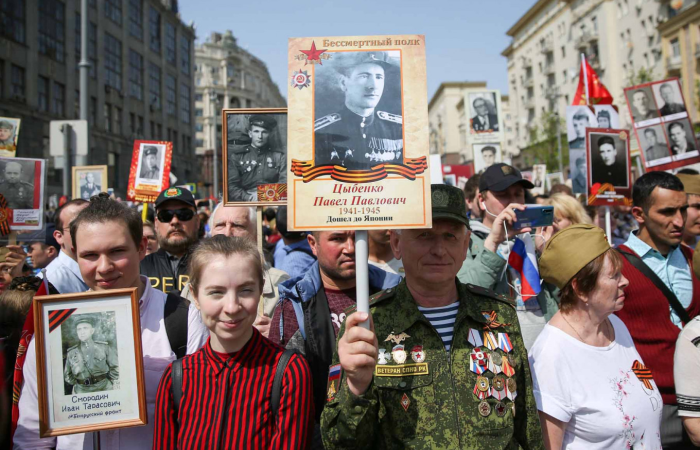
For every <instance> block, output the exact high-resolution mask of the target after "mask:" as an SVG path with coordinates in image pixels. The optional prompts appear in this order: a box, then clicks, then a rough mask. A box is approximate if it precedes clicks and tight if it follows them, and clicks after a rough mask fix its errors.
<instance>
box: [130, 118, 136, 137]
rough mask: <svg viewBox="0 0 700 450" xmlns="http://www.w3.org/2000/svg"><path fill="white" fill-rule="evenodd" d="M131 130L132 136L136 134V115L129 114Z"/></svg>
mask: <svg viewBox="0 0 700 450" xmlns="http://www.w3.org/2000/svg"><path fill="white" fill-rule="evenodd" d="M129 130H130V131H131V134H132V135H133V134H136V114H134V113H129Z"/></svg>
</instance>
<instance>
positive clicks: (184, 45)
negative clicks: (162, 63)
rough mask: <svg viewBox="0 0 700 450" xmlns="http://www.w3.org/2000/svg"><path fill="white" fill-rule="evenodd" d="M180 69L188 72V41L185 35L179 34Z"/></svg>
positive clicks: (184, 72)
mask: <svg viewBox="0 0 700 450" xmlns="http://www.w3.org/2000/svg"><path fill="white" fill-rule="evenodd" d="M180 65H181V67H180V69H181V70H182V73H183V74H185V75H189V74H190V41H189V39H187V37H186V36H180Z"/></svg>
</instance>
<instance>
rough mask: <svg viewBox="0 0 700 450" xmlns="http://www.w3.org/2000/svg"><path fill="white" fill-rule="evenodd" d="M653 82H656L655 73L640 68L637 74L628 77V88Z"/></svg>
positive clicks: (630, 74) (632, 73) (630, 73)
mask: <svg viewBox="0 0 700 450" xmlns="http://www.w3.org/2000/svg"><path fill="white" fill-rule="evenodd" d="M652 81H654V73H653V72H652V71H651V70H649V69H647V68H646V67H640V68H639V70H638V71H637V72H636V73H635V72H629V74H628V75H627V87H632V86H637V85H638V84H644V83H650V82H652Z"/></svg>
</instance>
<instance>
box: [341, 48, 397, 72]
mask: <svg viewBox="0 0 700 450" xmlns="http://www.w3.org/2000/svg"><path fill="white" fill-rule="evenodd" d="M332 61H333V67H334V68H335V69H336V70H338V71H343V70H348V69H351V68H353V67H355V66H359V65H360V64H366V63H371V64H377V65H380V66H382V67H383V68H384V70H386V69H390V68H397V67H398V66H399V61H398V59H396V58H392V57H391V56H389V52H376V51H371V52H365V51H357V52H338V53H335V54H333V59H332Z"/></svg>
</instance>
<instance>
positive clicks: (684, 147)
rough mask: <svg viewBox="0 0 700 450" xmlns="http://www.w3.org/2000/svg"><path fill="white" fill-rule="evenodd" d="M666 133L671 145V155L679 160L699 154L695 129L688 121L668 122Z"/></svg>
mask: <svg viewBox="0 0 700 450" xmlns="http://www.w3.org/2000/svg"><path fill="white" fill-rule="evenodd" d="M665 126H666V133H668V140H669V143H670V144H671V153H673V155H674V156H677V157H678V158H677V159H684V158H683V157H688V156H692V155H696V154H697V150H698V147H697V143H696V142H695V136H694V134H693V127H692V125H690V121H689V120H688V119H681V120H676V121H673V122H666V124H665Z"/></svg>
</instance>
